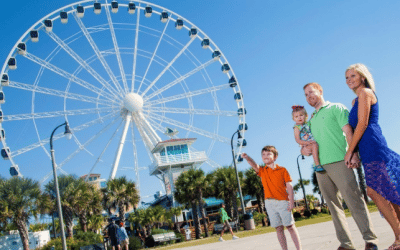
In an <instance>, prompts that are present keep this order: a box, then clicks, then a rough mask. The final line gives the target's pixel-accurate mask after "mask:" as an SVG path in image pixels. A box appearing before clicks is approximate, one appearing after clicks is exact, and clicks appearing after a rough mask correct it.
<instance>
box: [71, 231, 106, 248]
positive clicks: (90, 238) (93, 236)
mask: <svg viewBox="0 0 400 250" xmlns="http://www.w3.org/2000/svg"><path fill="white" fill-rule="evenodd" d="M74 237H75V239H77V240H83V241H85V242H88V245H90V244H96V243H102V242H103V236H102V235H100V234H97V233H93V232H86V233H85V232H82V231H79V232H78V233H77V234H76V235H75V236H74ZM89 243H90V244H89Z"/></svg>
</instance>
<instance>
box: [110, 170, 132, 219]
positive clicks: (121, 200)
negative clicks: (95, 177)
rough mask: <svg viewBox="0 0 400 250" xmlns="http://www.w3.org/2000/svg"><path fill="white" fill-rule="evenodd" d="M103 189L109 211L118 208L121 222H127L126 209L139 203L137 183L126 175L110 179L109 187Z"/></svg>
mask: <svg viewBox="0 0 400 250" xmlns="http://www.w3.org/2000/svg"><path fill="white" fill-rule="evenodd" d="M102 191H103V194H104V205H105V207H106V209H107V210H108V211H109V212H110V211H111V209H118V213H119V219H120V221H121V222H125V212H126V210H127V209H128V208H129V207H130V206H133V207H135V206H136V205H137V204H138V203H139V194H138V191H137V189H136V185H135V183H134V182H133V181H130V180H128V179H126V177H125V176H122V177H119V178H116V179H112V180H109V181H108V182H107V187H106V188H105V189H103V190H102Z"/></svg>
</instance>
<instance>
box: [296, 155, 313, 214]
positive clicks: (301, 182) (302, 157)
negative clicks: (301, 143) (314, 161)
mask: <svg viewBox="0 0 400 250" xmlns="http://www.w3.org/2000/svg"><path fill="white" fill-rule="evenodd" d="M300 156H301V159H302V160H304V155H302V154H300V155H299V156H297V169H298V170H299V176H300V185H301V189H303V195H304V202H305V203H306V209H307V211H309V210H310V209H309V207H308V203H307V197H306V191H305V190H304V185H303V178H301V172H300V165H299V157H300Z"/></svg>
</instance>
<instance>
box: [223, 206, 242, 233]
mask: <svg viewBox="0 0 400 250" xmlns="http://www.w3.org/2000/svg"><path fill="white" fill-rule="evenodd" d="M219 216H220V217H221V223H222V224H223V225H224V226H223V227H222V230H221V236H220V237H219V241H225V240H224V239H223V238H222V236H223V235H224V231H225V230H226V229H229V231H230V232H231V234H232V240H237V239H239V237H237V236H235V235H234V234H233V231H232V227H231V225H230V224H229V220H230V219H231V218H230V217H229V216H228V214H227V212H226V210H225V204H224V203H222V204H221V208H220V209H219Z"/></svg>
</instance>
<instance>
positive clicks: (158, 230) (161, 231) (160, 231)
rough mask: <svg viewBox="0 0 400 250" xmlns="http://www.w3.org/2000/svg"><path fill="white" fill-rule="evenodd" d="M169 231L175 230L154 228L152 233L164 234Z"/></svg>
mask: <svg viewBox="0 0 400 250" xmlns="http://www.w3.org/2000/svg"><path fill="white" fill-rule="evenodd" d="M169 232H173V230H165V229H157V228H156V229H152V230H151V235H153V234H164V233H169Z"/></svg>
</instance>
